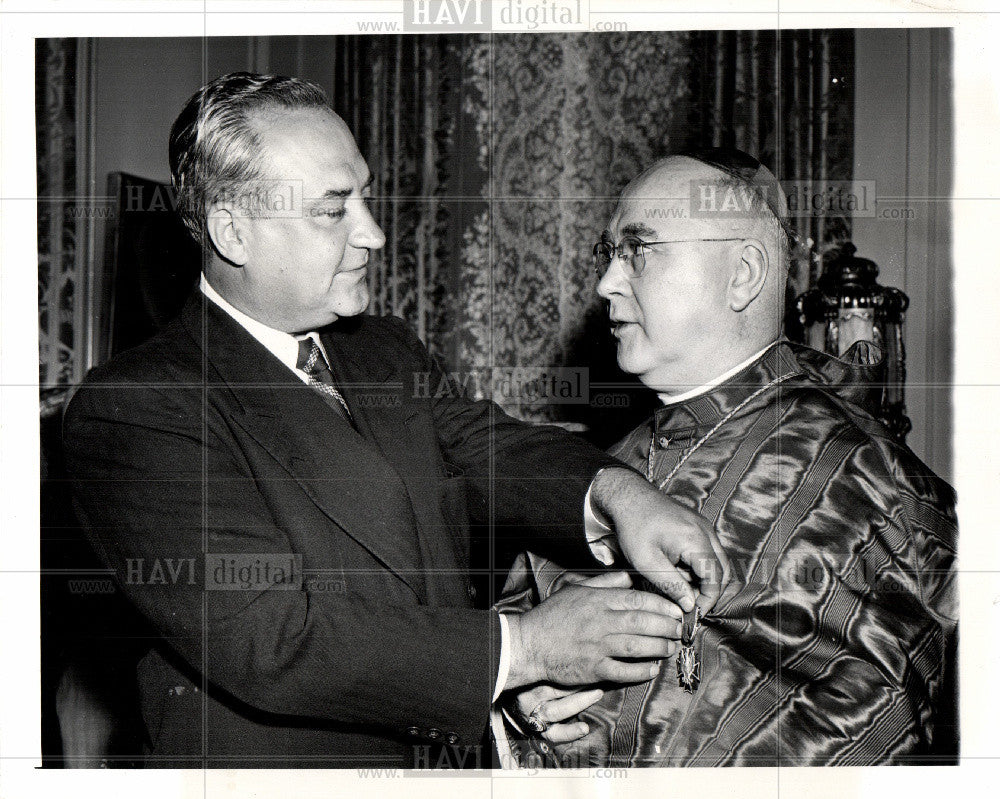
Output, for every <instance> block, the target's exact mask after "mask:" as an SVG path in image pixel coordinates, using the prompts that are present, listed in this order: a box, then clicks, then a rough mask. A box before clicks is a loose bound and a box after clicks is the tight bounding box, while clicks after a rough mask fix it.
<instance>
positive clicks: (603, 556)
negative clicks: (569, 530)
mask: <svg viewBox="0 0 1000 799" xmlns="http://www.w3.org/2000/svg"><path fill="white" fill-rule="evenodd" d="M583 532H584V534H585V535H586V537H587V545H588V546H589V547H590V551H591V552H592V553H593V555H594V557H595V558H596V559H597V561H598V562H599V563H603V564H604V565H605V566H610V565H611V564H612V563H614V562H615V556H616V555H617V554H618V552H619V550H618V536H616V535H615V532H614V530H612V529H611V528H610V527H608V526H607V525H606V524H605V523H604V522H602V521H601V520H600V519H598V518H597V514H596V513H595V512H594V508H593V506H592V505H591V503H590V488H588V489H587V496H585V497H584V498H583ZM502 618H503V617H502V616H501V619H502Z"/></svg>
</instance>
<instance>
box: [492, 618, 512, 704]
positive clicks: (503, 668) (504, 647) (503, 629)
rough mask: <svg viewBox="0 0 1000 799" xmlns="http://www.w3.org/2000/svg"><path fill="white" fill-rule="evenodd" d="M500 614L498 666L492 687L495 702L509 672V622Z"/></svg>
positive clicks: (505, 684) (505, 683)
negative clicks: (494, 684) (495, 679)
mask: <svg viewBox="0 0 1000 799" xmlns="http://www.w3.org/2000/svg"><path fill="white" fill-rule="evenodd" d="M497 615H499V616H500V668H498V669H497V682H496V687H494V689H493V701H494V702H496V701H497V700H498V699H499V698H500V694H502V693H503V689H504V688H505V687H506V686H507V675H508V674H510V623H509V622H508V621H507V617H506V616H504V614H502V613H499V614H497Z"/></svg>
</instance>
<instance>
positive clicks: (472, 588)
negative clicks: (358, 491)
mask: <svg viewBox="0 0 1000 799" xmlns="http://www.w3.org/2000/svg"><path fill="white" fill-rule="evenodd" d="M466 591H468V593H469V599H475V598H476V586H474V585H473V584H472V583H469V587H468V588H467V589H466Z"/></svg>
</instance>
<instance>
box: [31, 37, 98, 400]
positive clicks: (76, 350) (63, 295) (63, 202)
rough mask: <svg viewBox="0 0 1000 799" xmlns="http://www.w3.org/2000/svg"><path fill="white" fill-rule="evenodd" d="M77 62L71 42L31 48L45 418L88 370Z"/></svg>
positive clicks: (41, 380) (41, 43)
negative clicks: (78, 198)
mask: <svg viewBox="0 0 1000 799" xmlns="http://www.w3.org/2000/svg"><path fill="white" fill-rule="evenodd" d="M76 57H77V42H76V41H75V40H73V39H38V40H37V41H36V44H35V60H36V72H35V119H36V121H37V124H36V141H35V147H36V151H37V155H38V172H37V175H38V329H39V334H38V335H39V338H38V345H39V352H38V382H39V386H40V389H41V411H42V413H43V414H46V413H51V412H53V411H54V410H56V409H57V408H58V404H59V402H60V401H61V399H62V397H63V396H64V395H65V392H66V391H67V389H68V387H69V386H70V385H72V384H73V383H75V382H76V381H77V380H79V379H80V377H82V374H83V371H84V370H85V369H86V365H85V364H84V363H83V347H84V338H83V337H84V334H85V325H84V324H83V320H82V319H81V318H80V317H81V314H82V312H83V303H82V302H81V300H80V290H81V289H82V287H83V285H82V281H81V277H82V276H81V273H80V270H79V263H78V258H77V243H78V238H79V236H78V233H79V231H80V229H81V228H82V227H83V225H84V224H85V220H82V219H80V218H78V217H76V216H74V215H73V209H74V205H73V202H72V198H73V197H74V195H75V194H76V186H77V175H76V169H77V154H76Z"/></svg>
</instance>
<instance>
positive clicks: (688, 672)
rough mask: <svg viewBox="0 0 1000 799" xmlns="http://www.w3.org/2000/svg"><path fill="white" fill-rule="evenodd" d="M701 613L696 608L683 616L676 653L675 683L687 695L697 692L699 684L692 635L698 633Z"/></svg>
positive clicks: (696, 656)
mask: <svg viewBox="0 0 1000 799" xmlns="http://www.w3.org/2000/svg"><path fill="white" fill-rule="evenodd" d="M700 620H701V612H700V611H699V610H698V606H697V605H695V606H694V610H692V611H690V612H688V613H685V614H684V621H683V626H682V627H681V648H680V651H679V652H678V653H677V682H678V683H680V686H681V688H683V689H684V690H685V691H687V692H688V693H689V694H693V693H694V692H695V691H697V690H698V685H699V683H701V662H700V661H699V660H698V655H697V654H696V653H695V651H694V634H695V633H696V632H698V627H699V622H700Z"/></svg>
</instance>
